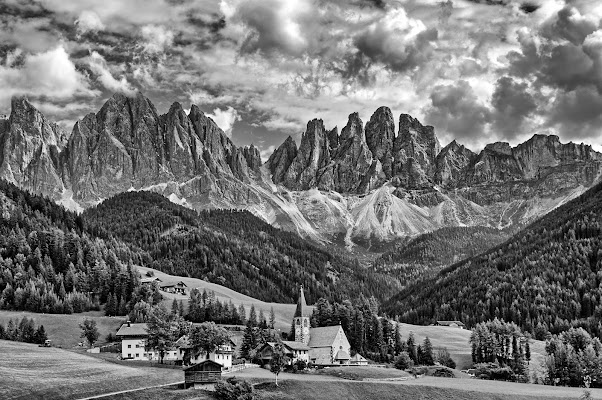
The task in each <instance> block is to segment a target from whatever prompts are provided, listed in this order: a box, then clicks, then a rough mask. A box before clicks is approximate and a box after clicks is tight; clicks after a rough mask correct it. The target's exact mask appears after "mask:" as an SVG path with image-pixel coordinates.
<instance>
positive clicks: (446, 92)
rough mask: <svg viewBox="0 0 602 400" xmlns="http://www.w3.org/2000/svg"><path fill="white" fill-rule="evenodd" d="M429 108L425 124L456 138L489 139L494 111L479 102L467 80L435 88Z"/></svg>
mask: <svg viewBox="0 0 602 400" xmlns="http://www.w3.org/2000/svg"><path fill="white" fill-rule="evenodd" d="M430 100H431V104H430V105H429V106H428V107H427V109H426V112H425V115H426V122H427V123H428V124H430V125H434V126H435V127H436V128H437V130H438V131H439V132H441V131H442V132H443V133H444V135H445V134H447V135H448V136H449V135H451V137H452V138H456V139H469V140H471V141H475V140H476V139H477V138H479V139H486V138H485V137H484V136H486V135H487V131H486V126H487V124H488V123H489V122H491V120H492V115H491V111H490V110H489V109H488V108H487V107H486V106H485V105H483V104H481V103H480V102H479V100H478V99H477V96H476V95H475V93H474V91H473V89H472V87H471V86H470V84H469V83H468V82H467V81H464V80H461V81H459V82H457V83H456V84H451V85H438V86H435V88H434V89H433V92H432V93H431V96H430Z"/></svg>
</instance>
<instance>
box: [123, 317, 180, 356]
mask: <svg viewBox="0 0 602 400" xmlns="http://www.w3.org/2000/svg"><path fill="white" fill-rule="evenodd" d="M115 336H117V338H118V339H120V340H121V358H123V359H124V360H149V361H150V360H159V353H158V352H154V351H151V350H148V351H147V350H146V349H145V347H146V339H147V338H148V326H147V325H146V324H134V323H131V322H130V321H128V322H126V323H125V324H123V325H121V327H120V328H119V330H118V331H117V334H116V335H115ZM177 356H178V354H177V350H176V349H173V350H170V351H166V352H165V355H164V356H163V360H164V361H175V360H177Z"/></svg>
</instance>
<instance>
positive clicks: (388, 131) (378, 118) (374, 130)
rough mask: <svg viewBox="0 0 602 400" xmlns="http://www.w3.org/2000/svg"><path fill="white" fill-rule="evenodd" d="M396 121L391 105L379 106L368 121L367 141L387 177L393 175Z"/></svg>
mask: <svg viewBox="0 0 602 400" xmlns="http://www.w3.org/2000/svg"><path fill="white" fill-rule="evenodd" d="M394 139H395V121H394V120H393V113H392V112H391V109H389V107H379V108H378V109H377V110H376V111H375V112H374V114H372V117H371V118H370V121H368V123H366V143H367V144H368V148H369V149H370V151H371V152H372V156H373V157H374V158H375V159H377V160H379V161H380V163H381V165H382V169H383V172H384V174H385V177H386V178H387V179H390V178H391V177H392V176H393V140H394Z"/></svg>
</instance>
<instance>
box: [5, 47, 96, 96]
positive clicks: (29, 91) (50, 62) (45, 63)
mask: <svg viewBox="0 0 602 400" xmlns="http://www.w3.org/2000/svg"><path fill="white" fill-rule="evenodd" d="M0 87H2V88H3V90H1V91H0V105H2V106H7V105H8V104H10V98H11V97H12V96H13V95H30V96H33V97H35V96H44V97H46V98H50V99H69V98H73V97H75V96H83V97H93V96H96V95H98V94H99V93H98V92H97V91H94V90H92V89H91V88H90V86H89V82H88V79H87V78H86V77H85V76H84V75H83V74H82V73H80V72H79V71H78V70H77V69H76V68H75V65H74V64H73V62H72V61H71V59H70V58H69V55H68V54H67V52H66V51H65V49H64V48H63V47H62V46H59V47H57V48H55V49H52V50H48V51H46V52H42V53H37V54H28V55H26V56H24V58H23V63H22V65H19V66H15V65H10V64H7V65H0Z"/></svg>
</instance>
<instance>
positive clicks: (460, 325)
mask: <svg viewBox="0 0 602 400" xmlns="http://www.w3.org/2000/svg"><path fill="white" fill-rule="evenodd" d="M435 325H436V326H448V327H450V328H460V329H466V325H464V323H462V322H461V321H437V323H436V324H435Z"/></svg>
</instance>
